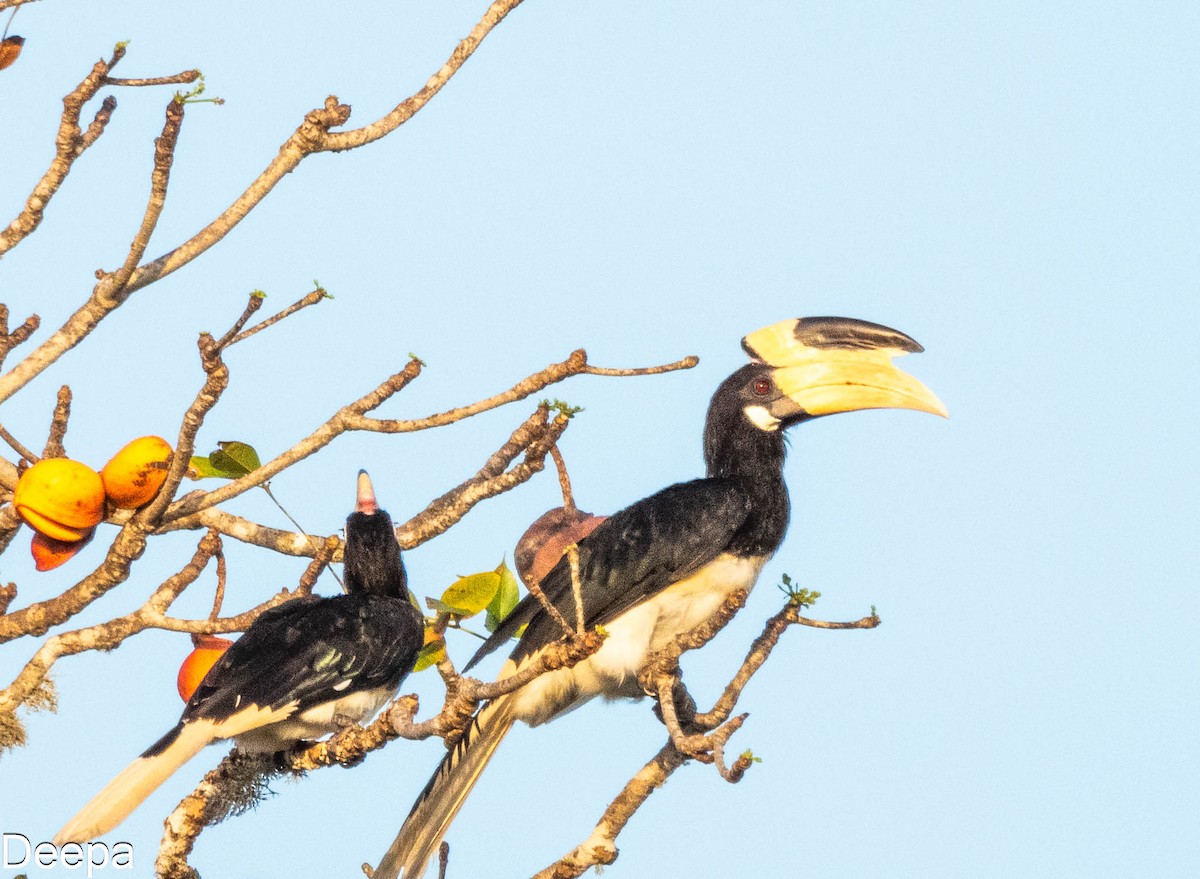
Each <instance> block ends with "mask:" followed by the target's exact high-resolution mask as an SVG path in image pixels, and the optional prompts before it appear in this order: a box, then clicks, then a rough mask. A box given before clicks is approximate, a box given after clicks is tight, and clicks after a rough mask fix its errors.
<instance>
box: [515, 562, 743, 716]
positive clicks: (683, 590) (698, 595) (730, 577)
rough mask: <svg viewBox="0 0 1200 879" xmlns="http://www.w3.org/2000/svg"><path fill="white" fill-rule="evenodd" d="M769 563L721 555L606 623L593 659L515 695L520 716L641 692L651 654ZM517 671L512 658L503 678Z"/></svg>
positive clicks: (554, 712)
mask: <svg viewBox="0 0 1200 879" xmlns="http://www.w3.org/2000/svg"><path fill="white" fill-rule="evenodd" d="M765 563H766V558H754V559H747V558H740V557H737V556H732V555H722V556H720V557H719V558H718V559H717V560H716V561H715V562H713V563H712V564H710V565H708V566H706V567H705V568H704V569H703V570H701V571H699V572H698V573H696V574H694V575H692V576H691V577H689V578H688V579H686V580H680V581H679V582H678V583H675V584H673V585H671V586H669V587H668V588H666V589H664V590H663V591H662V592H660V593H659V594H658V595H655V596H654V597H653V598H650V599H648V600H647V601H644V602H642V603H641V604H639V605H637V606H635V607H633V608H630V609H629V610H627V611H626V612H625V613H623V614H622V615H621V616H619V617H617V618H616V619H615V620H613V621H611V622H610V623H607V624H606V625H605V626H604V629H605V631H606V632H608V637H607V638H606V639H605V641H604V646H602V647H601V648H600V649H599V650H598V651H596V652H595V653H594V654H592V655H591V656H590V657H588V658H587V659H585V660H584V661H583V662H581V663H579V664H578V665H576V666H574V667H573V668H564V669H559V670H558V671H553V672H550V673H549V674H544V675H542V676H541V677H539V678H537V679H536V680H533V681H531V682H530V683H529V684H527V685H526V686H524V687H522V688H521V689H520V691H518V692H517V693H516V694H515V696H514V699H515V702H516V716H517V717H518V718H520V719H521V720H524V721H525V722H526V723H528V724H529V725H530V726H537V725H538V724H541V723H545V722H546V721H548V720H551V719H552V718H554V717H557V716H558V715H560V714H563V713H565V712H567V711H570V710H571V709H573V708H577V707H578V706H580V705H582V704H583V703H584V702H586V701H588V700H589V699H592V698H594V697H596V696H605V697H607V698H610V699H615V698H619V697H621V696H633V697H638V696H641V695H642V692H641V688H640V686H639V685H638V682H637V674H638V672H639V671H640V670H641V668H642V667H643V666H644V665H645V664H646V659H647V658H648V657H649V656H650V654H651V653H653V652H654V651H656V650H658V649H660V648H662V647H664V646H665V645H666V644H667V643H668V642H669V641H670V640H671V639H672V638H674V637H675V636H676V635H678V634H680V633H681V632H686V631H688V630H690V629H693V628H695V627H696V626H698V625H700V623H702V622H704V621H705V620H706V619H708V618H709V617H711V616H712V615H713V614H714V613H715V612H716V611H717V608H719V607H720V606H721V604H722V602H724V601H725V599H726V598H727V597H728V596H729V595H730V593H732V592H735V591H736V590H738V589H750V588H751V587H753V586H754V583H755V581H756V580H757V579H758V574H759V571H761V570H762V567H763V565H764V564H765ZM567 616H568V619H569V618H570V616H571V615H570V614H568V615H567ZM513 670H514V666H513V664H512V662H508V663H505V666H504V671H502V672H501V676H506V675H509V674H511V673H512V672H513Z"/></svg>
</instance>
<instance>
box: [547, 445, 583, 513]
mask: <svg viewBox="0 0 1200 879" xmlns="http://www.w3.org/2000/svg"><path fill="white" fill-rule="evenodd" d="M550 457H551V458H553V459H554V468H555V469H556V470H557V471H558V487H559V488H560V489H561V490H562V499H563V509H564V510H566V511H567V514H568V515H572V514H574V513H575V512H576V510H577V509H578V508H577V507H576V506H575V495H574V493H572V491H571V475H570V474H569V473H567V462H566V461H565V460H564V459H563V454H562V451H561V450H560V449H559V448H558V446H555V447H554V448H552V449H551V450H550Z"/></svg>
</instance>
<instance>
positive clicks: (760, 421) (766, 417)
mask: <svg viewBox="0 0 1200 879" xmlns="http://www.w3.org/2000/svg"><path fill="white" fill-rule="evenodd" d="M742 411H743V412H745V413H746V417H747V418H749V419H750V423H751V424H753V425H754V426H755V427H757V428H758V429H759V430H766V431H773V430H779V425H780V424H781V423H782V422H780V420H779V419H778V418H776V417H775V416H774V415H772V414H771V412H770V410H768V409H767V407H766V406H746V407H745V408H744V409H743V410H742Z"/></svg>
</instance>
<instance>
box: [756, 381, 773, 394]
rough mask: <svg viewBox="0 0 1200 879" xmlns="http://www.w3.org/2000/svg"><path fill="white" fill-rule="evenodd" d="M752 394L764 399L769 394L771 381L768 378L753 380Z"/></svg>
mask: <svg viewBox="0 0 1200 879" xmlns="http://www.w3.org/2000/svg"><path fill="white" fill-rule="evenodd" d="M754 393H756V394H758V396H760V397H765V396H766V395H767V394H769V393H771V380H770V379H769V378H759V379H755V380H754Z"/></svg>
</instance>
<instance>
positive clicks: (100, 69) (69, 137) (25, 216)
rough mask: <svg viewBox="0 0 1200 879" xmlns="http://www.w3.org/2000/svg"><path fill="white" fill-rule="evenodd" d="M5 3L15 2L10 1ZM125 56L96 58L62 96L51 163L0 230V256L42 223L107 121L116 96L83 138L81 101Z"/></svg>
mask: <svg viewBox="0 0 1200 879" xmlns="http://www.w3.org/2000/svg"><path fill="white" fill-rule="evenodd" d="M8 5H10V6H14V5H18V4H16V3H12V2H10V3H9V4H8ZM4 8H6V7H5V6H0V9H4ZM124 57H125V47H124V46H117V48H116V49H115V50H114V51H113V55H112V58H110V59H109V60H108V61H104V60H100V61H97V62H96V63H95V64H94V65H93V66H92V70H91V72H90V73H89V74H88V75H87V76H85V77H84V79H83V81H82V82H81V83H79V85H78V86H76V88H75V90H74V91H73V92H71V93H70V94H69V95H67V96H66V97H65V98H63V113H62V121H61V122H60V123H59V127H58V137H57V138H56V140H55V146H56V149H55V156H54V160H53V161H52V162H51V163H50V167H49V169H47V171H46V173H45V174H44V175H43V176H42V179H41V180H40V181H39V182H38V184H37V185H36V186H34V188H33V192H32V193H31V194H30V196H29V198H28V199H27V200H26V202H25V209H24V210H23V211H21V213H20V215H19V216H18V217H17V218H16V219H15V220H13V221H12V222H11V223H9V225H8V228H6V229H4V230H3V231H2V232H0V258H2V257H3V256H4V254H5V253H7V252H8V251H10V250H12V248H13V247H15V246H16V245H17V244H18V243H20V242H21V241H22V240H23V239H25V238H26V237H28V236H29V235H30V234H31V233H32V232H33V231H34V230H35V229H37V227H38V226H39V225H41V222H42V216H43V214H44V213H45V210H46V205H47V204H49V202H50V200H51V199H52V198H53V197H54V194H55V193H56V192H58V189H59V187H60V186H62V183H63V180H65V179H66V177H67V174H68V173H70V171H71V166H72V165H73V164H74V163H75V160H76V159H78V158H79V157H80V155H82V154H83V151H84V150H86V149H87V148H88V147H89V146H91V144H93V143H95V141H96V138H97V137H99V135H100V133H101V132H102V131H103V129H104V126H105V125H106V124H107V123H108V120H109V118H111V116H112V111H113V110H114V109H115V108H116V105H117V102H116V99H115V98H111V97H110V98H107V99H106V100H105V102H104V106H103V107H102V108H101V112H100V113H99V114H97V116H96V119H95V120H94V124H97V125H98V126H99V128H98V130H97V131H96V133H95V135H94V136H91V137H90V139H85V137H84V133H83V131H82V130H81V129H80V127H79V117H80V115H81V114H82V112H83V107H84V105H85V104H86V103H87V102H88V101H90V100H91V99H92V98H94V97H95V96H96V92H98V91H99V90H100V89H101V88H102V87H103V85H104V79H105V77H106V76H108V72H109V71H110V70H112V69H113V68H114V67H116V66H117V64H118V63H119V62H120V61H121V59H122V58H124Z"/></svg>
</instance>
